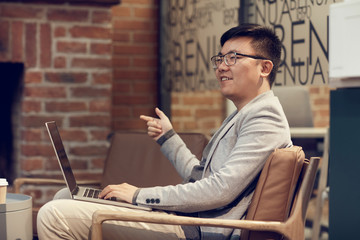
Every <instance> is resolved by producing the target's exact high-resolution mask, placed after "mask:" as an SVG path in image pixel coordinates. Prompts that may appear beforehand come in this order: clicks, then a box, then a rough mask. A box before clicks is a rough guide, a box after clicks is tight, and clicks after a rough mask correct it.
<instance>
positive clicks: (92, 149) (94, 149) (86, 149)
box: [69, 144, 108, 156]
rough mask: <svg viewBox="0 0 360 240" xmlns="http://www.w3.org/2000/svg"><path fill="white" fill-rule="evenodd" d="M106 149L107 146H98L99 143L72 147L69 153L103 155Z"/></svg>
mask: <svg viewBox="0 0 360 240" xmlns="http://www.w3.org/2000/svg"><path fill="white" fill-rule="evenodd" d="M107 150H108V147H107V146H104V145H103V146H99V144H96V145H91V144H88V145H87V146H79V147H72V148H71V149H70V151H69V153H70V154H73V155H75V156H104V155H106V153H107Z"/></svg>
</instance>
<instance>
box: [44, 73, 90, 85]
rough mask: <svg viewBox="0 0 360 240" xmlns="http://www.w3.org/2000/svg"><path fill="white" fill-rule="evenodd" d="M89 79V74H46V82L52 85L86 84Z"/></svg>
mask: <svg viewBox="0 0 360 240" xmlns="http://www.w3.org/2000/svg"><path fill="white" fill-rule="evenodd" d="M87 79H88V74H87V73H85V72H84V73H71V72H46V73H45V81H46V82H52V83H85V82H86V81H87Z"/></svg>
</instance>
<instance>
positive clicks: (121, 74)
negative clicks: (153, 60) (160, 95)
mask: <svg viewBox="0 0 360 240" xmlns="http://www.w3.org/2000/svg"><path fill="white" fill-rule="evenodd" d="M156 77H157V73H156V72H155V71H143V70H119V69H115V70H114V79H116V80H117V79H128V80H149V79H156Z"/></svg>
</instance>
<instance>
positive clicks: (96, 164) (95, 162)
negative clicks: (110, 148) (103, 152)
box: [91, 158, 105, 169]
mask: <svg viewBox="0 0 360 240" xmlns="http://www.w3.org/2000/svg"><path fill="white" fill-rule="evenodd" d="M104 166H105V160H104V158H95V159H92V160H91V168H99V169H104Z"/></svg>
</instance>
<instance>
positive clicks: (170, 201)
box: [136, 91, 292, 239]
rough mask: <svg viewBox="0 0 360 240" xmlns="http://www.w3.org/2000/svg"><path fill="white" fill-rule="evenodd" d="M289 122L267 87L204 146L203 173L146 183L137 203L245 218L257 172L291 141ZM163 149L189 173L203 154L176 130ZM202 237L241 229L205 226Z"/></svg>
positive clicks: (221, 236) (224, 235)
mask: <svg viewBox="0 0 360 240" xmlns="http://www.w3.org/2000/svg"><path fill="white" fill-rule="evenodd" d="M291 145H292V142H291V139H290V131H289V125H288V122H287V120H286V117H285V114H284V112H283V109H282V107H281V105H280V103H279V100H278V98H277V97H275V96H274V94H273V92H272V91H268V92H266V93H263V94H261V95H259V96H257V97H256V98H254V99H253V100H252V101H251V102H249V103H248V104H247V105H246V106H244V107H243V108H242V109H241V110H240V111H239V112H234V113H233V114H232V115H231V116H229V117H228V118H227V119H225V120H224V122H223V124H222V126H221V127H220V129H219V130H218V131H217V132H216V133H215V134H214V136H213V138H212V139H211V140H210V142H209V144H208V146H207V147H206V148H205V150H204V156H203V158H205V160H204V161H205V167H204V170H203V173H202V178H201V179H200V180H198V181H195V182H190V183H186V184H178V185H176V186H166V187H152V188H143V189H141V190H140V191H139V193H138V196H137V199H136V203H137V204H138V205H146V206H151V207H153V208H156V209H162V210H167V211H176V212H183V213H196V214H197V215H198V216H199V217H206V218H224V219H241V218H243V217H244V216H245V214H246V210H247V208H248V206H249V204H250V201H251V198H252V195H253V190H254V188H255V185H256V180H257V178H256V177H257V176H258V174H259V173H260V171H261V169H262V168H263V166H264V164H265V161H266V159H267V158H268V156H269V155H270V154H271V152H272V151H273V150H274V149H275V148H284V147H290V146H291ZM161 151H162V152H163V153H164V154H165V156H166V157H167V158H168V159H169V160H170V161H171V162H172V164H173V165H174V166H175V168H176V169H177V171H178V172H179V174H180V175H181V176H182V177H183V178H184V179H186V178H187V177H189V175H190V174H191V171H192V169H193V168H194V166H197V165H199V160H198V159H196V158H195V156H194V155H193V154H192V153H191V152H190V151H189V150H188V148H187V147H186V145H185V144H184V142H183V141H182V140H181V138H180V137H179V136H178V135H177V134H175V135H174V136H172V137H170V138H169V139H168V140H167V141H165V142H164V144H163V145H162V146H161ZM200 229H201V235H202V239H229V238H230V236H232V237H234V239H235V238H238V237H239V234H240V231H239V230H235V231H234V230H233V229H225V228H213V227H201V228H200Z"/></svg>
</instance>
